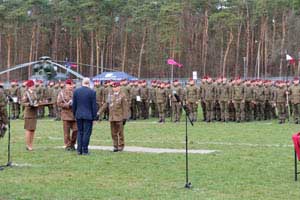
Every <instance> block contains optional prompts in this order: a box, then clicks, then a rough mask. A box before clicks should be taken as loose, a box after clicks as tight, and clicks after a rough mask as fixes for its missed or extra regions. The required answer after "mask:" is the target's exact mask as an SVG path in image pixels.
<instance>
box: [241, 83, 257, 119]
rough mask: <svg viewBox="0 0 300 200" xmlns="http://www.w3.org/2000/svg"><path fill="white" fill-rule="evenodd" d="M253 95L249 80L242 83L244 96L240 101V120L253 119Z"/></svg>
mask: <svg viewBox="0 0 300 200" xmlns="http://www.w3.org/2000/svg"><path fill="white" fill-rule="evenodd" d="M253 97H254V91H253V87H252V85H251V81H250V80H247V81H246V82H245V84H244V96H243V101H242V121H247V122H249V121H251V120H253V109H252V108H253V107H252V103H253Z"/></svg>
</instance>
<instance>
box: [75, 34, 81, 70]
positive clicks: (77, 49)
mask: <svg viewBox="0 0 300 200" xmlns="http://www.w3.org/2000/svg"><path fill="white" fill-rule="evenodd" d="M79 37H80V36H79V34H78V35H77V37H76V63H77V72H78V73H79V62H80V60H79V59H80V55H79V53H80V39H79Z"/></svg>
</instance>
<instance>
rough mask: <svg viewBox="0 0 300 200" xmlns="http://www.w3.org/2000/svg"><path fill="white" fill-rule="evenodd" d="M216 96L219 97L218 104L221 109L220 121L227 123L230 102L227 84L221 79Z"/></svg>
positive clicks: (225, 80) (224, 79)
mask: <svg viewBox="0 0 300 200" xmlns="http://www.w3.org/2000/svg"><path fill="white" fill-rule="evenodd" d="M217 94H218V96H219V104H220V109H221V121H222V122H228V121H229V100H230V88H229V85H228V83H227V79H226V78H223V79H222V85H221V86H220V87H218V88H217Z"/></svg>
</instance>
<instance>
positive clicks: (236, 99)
mask: <svg viewBox="0 0 300 200" xmlns="http://www.w3.org/2000/svg"><path fill="white" fill-rule="evenodd" d="M243 97H244V86H243V84H242V80H241V79H240V78H237V79H236V84H235V85H234V87H233V94H232V99H233V104H234V109H235V114H236V122H238V123H239V122H241V117H242V100H243Z"/></svg>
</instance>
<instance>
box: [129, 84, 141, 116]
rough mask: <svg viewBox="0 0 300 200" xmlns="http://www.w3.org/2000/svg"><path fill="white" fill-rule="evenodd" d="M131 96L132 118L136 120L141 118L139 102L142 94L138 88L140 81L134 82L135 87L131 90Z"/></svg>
mask: <svg viewBox="0 0 300 200" xmlns="http://www.w3.org/2000/svg"><path fill="white" fill-rule="evenodd" d="M130 94H131V115H132V116H131V117H132V119H133V120H136V119H137V118H138V117H139V116H138V114H139V102H140V101H141V92H140V88H139V86H138V81H135V82H134V85H133V87H132V88H131V90H130Z"/></svg>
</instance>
